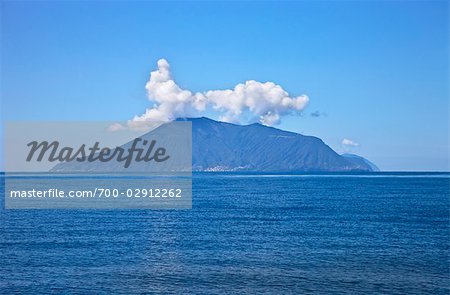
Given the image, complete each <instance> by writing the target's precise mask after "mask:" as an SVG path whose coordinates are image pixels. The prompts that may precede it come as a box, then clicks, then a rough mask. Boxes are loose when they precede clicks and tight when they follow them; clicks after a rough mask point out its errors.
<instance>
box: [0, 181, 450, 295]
mask: <svg viewBox="0 0 450 295" xmlns="http://www.w3.org/2000/svg"><path fill="white" fill-rule="evenodd" d="M2 182H3V181H2ZM1 191H2V193H3V187H2V190H1ZM449 194H450V175H449V174H442V173H390V174H389V173H378V174H354V175H345V174H332V175H326V174H321V175H251V174H226V173H225V174H196V175H194V177H193V204H192V206H193V208H192V210H178V211H177V210H5V209H2V210H0V293H1V294H13V293H29V294H44V293H75V294H102V293H104V294H109V293H115V294H135V293H136V294H137V293H177V294H180V293H181V294H184V293H199V294H214V293H217V294H221V293H226V294H230V293H253V294H255V293H258V294H259V293H271V294H285V293H288V294H289V293H294V294H308V293H313V294H321V293H322V294H328V293H335V294H344V293H351V294H355V293H356V294H358V293H359V294H379V293H383V294H448V293H449V292H450V288H449V245H450V240H449V237H450V236H449V233H450V232H449V204H450V202H449ZM2 207H3V195H2Z"/></svg>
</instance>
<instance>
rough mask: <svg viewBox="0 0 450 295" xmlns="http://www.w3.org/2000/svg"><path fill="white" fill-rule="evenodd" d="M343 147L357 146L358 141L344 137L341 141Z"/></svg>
mask: <svg viewBox="0 0 450 295" xmlns="http://www.w3.org/2000/svg"><path fill="white" fill-rule="evenodd" d="M341 144H342V145H343V146H344V147H357V146H359V143H357V142H354V141H353V140H350V139H347V138H344V139H343V140H342V143H341Z"/></svg>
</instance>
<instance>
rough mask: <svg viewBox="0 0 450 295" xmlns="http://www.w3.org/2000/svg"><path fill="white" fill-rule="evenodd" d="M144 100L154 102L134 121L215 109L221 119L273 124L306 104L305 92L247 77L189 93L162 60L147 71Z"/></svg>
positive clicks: (195, 113) (166, 118)
mask: <svg viewBox="0 0 450 295" xmlns="http://www.w3.org/2000/svg"><path fill="white" fill-rule="evenodd" d="M145 88H146V90H147V95H148V99H149V100H150V101H151V102H153V103H154V105H153V106H152V107H151V108H148V109H147V110H146V111H145V113H144V114H142V115H140V116H135V117H134V118H133V119H132V120H131V122H130V123H131V124H132V123H133V122H136V121H163V122H165V121H170V120H173V119H176V118H178V117H192V116H198V115H200V114H201V113H202V112H204V111H205V110H207V109H208V110H209V111H213V112H216V113H217V114H218V115H219V119H220V120H221V121H225V122H241V123H254V122H261V123H262V124H265V125H276V124H278V123H279V122H280V119H281V117H282V116H284V115H287V114H295V113H300V112H301V111H302V110H303V109H304V108H305V107H306V105H307V104H308V101H309V98H308V96H306V95H300V96H296V97H293V96H290V95H289V94H288V93H287V92H286V91H285V90H284V89H283V88H282V87H281V86H280V85H277V84H275V83H273V82H264V83H262V82H258V81H254V80H249V81H246V82H244V83H239V84H237V85H236V86H235V87H234V88H232V89H225V90H209V91H204V92H195V93H194V92H191V91H189V90H187V89H182V88H181V87H180V86H179V85H178V84H177V83H176V82H175V81H174V79H173V77H172V75H171V72H170V65H169V63H168V62H167V60H165V59H160V60H159V61H158V69H157V70H156V71H153V72H151V74H150V79H149V81H148V82H147V84H146V85H145Z"/></svg>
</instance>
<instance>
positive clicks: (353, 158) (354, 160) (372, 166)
mask: <svg viewBox="0 0 450 295" xmlns="http://www.w3.org/2000/svg"><path fill="white" fill-rule="evenodd" d="M341 156H343V157H344V158H346V159H347V160H349V161H350V162H352V163H354V164H357V165H360V166H368V167H370V169H371V171H380V169H379V168H378V167H377V165H375V164H374V163H372V162H370V161H369V160H367V159H365V158H363V157H361V156H358V155H354V154H342V155H341Z"/></svg>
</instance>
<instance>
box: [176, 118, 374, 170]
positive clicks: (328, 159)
mask: <svg viewBox="0 0 450 295" xmlns="http://www.w3.org/2000/svg"><path fill="white" fill-rule="evenodd" d="M177 121H190V122H191V123H192V142H193V147H192V151H193V159H192V168H193V171H253V172H314V171H317V172H320V171H330V172H331V171H335V172H344V171H362V172H364V171H365V172H370V171H374V169H373V167H372V166H370V165H369V164H368V163H370V162H369V161H367V162H368V163H366V162H365V161H353V159H348V158H346V157H344V156H342V155H339V154H337V153H336V152H335V151H334V150H333V149H332V148H331V147H329V146H328V145H327V144H325V143H324V142H323V140H322V139H320V138H318V137H315V136H309V135H303V134H299V133H295V132H292V131H285V130H281V129H277V128H274V127H269V126H265V125H262V124H259V123H253V124H250V125H237V124H233V123H226V122H219V121H215V120H213V119H210V118H206V117H200V118H178V119H177ZM361 158H362V157H361ZM374 166H375V165H374ZM375 167H376V166H375Z"/></svg>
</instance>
